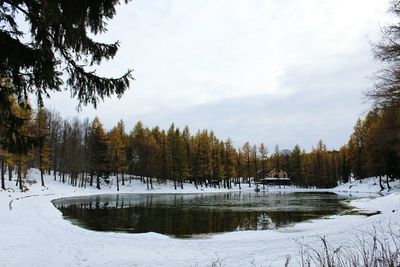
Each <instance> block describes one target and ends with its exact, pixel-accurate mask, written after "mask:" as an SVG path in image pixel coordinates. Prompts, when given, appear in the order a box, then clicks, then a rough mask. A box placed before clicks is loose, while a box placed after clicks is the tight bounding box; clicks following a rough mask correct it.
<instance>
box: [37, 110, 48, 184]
mask: <svg viewBox="0 0 400 267" xmlns="http://www.w3.org/2000/svg"><path fill="white" fill-rule="evenodd" d="M35 128H36V129H35V132H36V133H35V134H36V137H37V140H38V144H37V153H38V158H39V170H40V181H41V184H42V186H45V183H44V177H43V176H44V173H45V171H46V170H47V169H48V168H49V166H50V155H51V150H50V147H49V128H50V126H49V118H48V113H47V112H46V111H45V110H44V109H43V108H39V110H38V112H37V114H36V123H35Z"/></svg>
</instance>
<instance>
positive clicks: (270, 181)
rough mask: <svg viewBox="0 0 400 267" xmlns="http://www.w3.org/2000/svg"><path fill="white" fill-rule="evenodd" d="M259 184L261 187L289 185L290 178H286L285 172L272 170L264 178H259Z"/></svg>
mask: <svg viewBox="0 0 400 267" xmlns="http://www.w3.org/2000/svg"><path fill="white" fill-rule="evenodd" d="M259 183H260V184H262V185H290V178H288V174H287V172H285V171H283V170H276V169H273V170H272V171H270V172H268V173H267V174H266V175H265V177H264V178H261V179H260V182H259Z"/></svg>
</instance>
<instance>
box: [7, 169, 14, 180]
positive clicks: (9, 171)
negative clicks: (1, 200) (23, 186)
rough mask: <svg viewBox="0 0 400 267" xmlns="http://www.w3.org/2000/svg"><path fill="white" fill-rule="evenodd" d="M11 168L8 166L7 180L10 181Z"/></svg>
mask: <svg viewBox="0 0 400 267" xmlns="http://www.w3.org/2000/svg"><path fill="white" fill-rule="evenodd" d="M12 171H13V170H12V168H10V166H8V180H9V181H12Z"/></svg>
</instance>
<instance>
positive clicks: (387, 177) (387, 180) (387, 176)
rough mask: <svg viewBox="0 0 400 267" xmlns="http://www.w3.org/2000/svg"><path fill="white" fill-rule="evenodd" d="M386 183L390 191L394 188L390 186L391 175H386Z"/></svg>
mask: <svg viewBox="0 0 400 267" xmlns="http://www.w3.org/2000/svg"><path fill="white" fill-rule="evenodd" d="M386 185H387V189H388V191H389V190H390V189H392V188H391V187H390V185H389V175H386Z"/></svg>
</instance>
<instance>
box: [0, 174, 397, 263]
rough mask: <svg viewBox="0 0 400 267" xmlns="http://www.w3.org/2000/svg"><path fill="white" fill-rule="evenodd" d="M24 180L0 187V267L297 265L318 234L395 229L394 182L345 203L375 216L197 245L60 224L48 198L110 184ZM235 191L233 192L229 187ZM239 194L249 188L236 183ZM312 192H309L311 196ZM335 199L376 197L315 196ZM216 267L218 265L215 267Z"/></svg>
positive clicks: (371, 185) (370, 187) (346, 236)
mask: <svg viewBox="0 0 400 267" xmlns="http://www.w3.org/2000/svg"><path fill="white" fill-rule="evenodd" d="M28 178H29V180H32V181H38V182H37V183H33V184H32V185H30V186H29V191H27V192H25V193H21V192H19V190H17V188H16V187H15V185H14V183H15V181H13V182H12V184H11V182H7V186H8V187H9V189H8V190H6V191H0V209H1V216H0V238H1V242H0V257H1V259H2V260H1V261H0V266H27V265H29V266H108V267H109V266H211V265H212V264H213V263H214V266H284V264H285V261H286V258H287V257H288V256H290V257H291V258H292V260H291V261H290V265H289V266H298V265H299V262H298V261H297V259H296V258H297V257H298V256H299V249H300V246H299V242H303V243H306V244H310V245H313V244H315V246H316V247H318V246H319V242H320V241H319V240H320V239H319V238H320V237H321V236H325V237H326V238H327V240H329V241H330V242H332V243H334V244H341V243H342V242H345V241H348V240H351V239H352V238H355V237H356V236H358V235H360V234H362V233H364V232H368V231H371V230H372V229H373V227H382V228H385V227H388V225H389V224H394V225H399V224H400V205H399V204H400V202H399V200H400V193H399V190H400V184H399V183H398V182H396V183H393V182H392V183H391V186H392V187H393V188H392V190H391V192H390V193H388V192H381V193H383V195H382V196H378V197H376V198H361V199H356V200H353V201H352V202H351V203H350V204H351V205H352V206H354V207H356V208H358V209H361V210H364V211H379V212H380V213H379V214H377V215H374V216H369V217H366V216H361V215H346V216H339V215H335V216H330V217H329V218H326V219H319V220H314V221H307V222H303V223H298V224H295V225H294V226H290V227H286V228H281V229H277V230H265V231H243V232H241V231H238V232H231V233H224V234H217V235H210V236H206V238H201V239H176V238H171V237H168V236H165V235H161V234H157V233H144V234H125V233H112V232H96V231H91V230H86V229H83V228H80V227H78V226H74V225H72V224H71V223H70V222H68V221H67V220H64V219H63V218H62V215H61V212H60V211H59V210H57V209H56V208H55V207H54V206H53V204H52V203H51V200H53V199H56V198H61V197H70V196H81V195H91V194H99V193H102V194H104V193H116V188H115V185H113V186H103V188H102V190H97V189H95V188H94V187H88V188H86V189H85V188H75V187H71V186H70V185H65V184H62V183H60V182H58V181H53V178H52V177H51V176H46V177H45V179H46V186H47V187H46V188H42V187H41V186H40V179H39V173H38V171H37V170H31V171H30V172H29V174H28ZM234 190H237V188H234ZM242 190H253V188H248V186H246V185H243V186H242ZM268 190H269V191H270V192H274V191H287V192H291V191H310V190H305V189H297V188H292V187H289V188H269V189H268ZM226 191H228V190H226V189H223V188H221V189H215V188H202V189H199V190H198V189H196V188H195V187H194V186H193V185H190V184H189V185H185V186H184V189H183V190H182V189H179V188H178V190H174V187H173V184H171V183H169V184H163V185H158V184H157V183H154V190H151V191H149V190H147V189H146V185H145V184H143V183H141V182H140V181H138V180H133V181H132V183H129V181H128V182H127V183H126V186H121V191H120V193H206V192H226ZM313 191H314V190H313ZM318 191H330V192H336V193H340V194H358V193H378V192H379V186H378V185H377V181H375V180H374V179H372V178H371V179H366V180H364V181H363V182H362V183H360V182H358V181H355V182H352V183H348V184H343V185H340V186H338V187H336V188H334V189H329V190H318ZM218 264H220V265H218Z"/></svg>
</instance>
